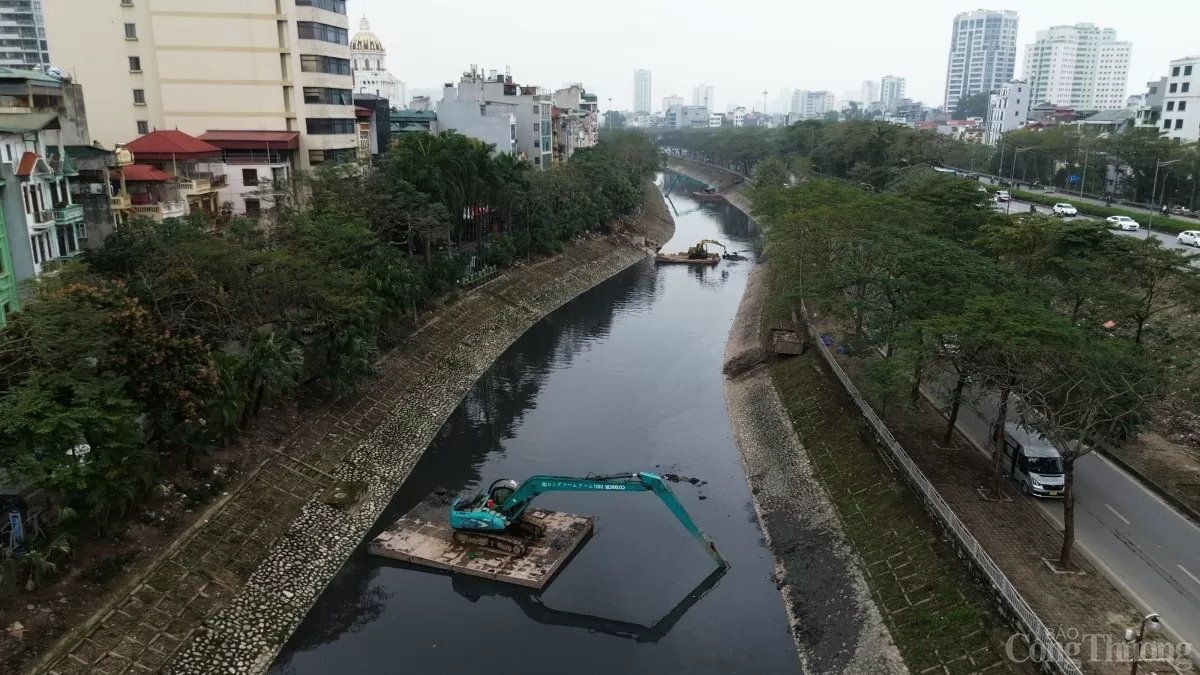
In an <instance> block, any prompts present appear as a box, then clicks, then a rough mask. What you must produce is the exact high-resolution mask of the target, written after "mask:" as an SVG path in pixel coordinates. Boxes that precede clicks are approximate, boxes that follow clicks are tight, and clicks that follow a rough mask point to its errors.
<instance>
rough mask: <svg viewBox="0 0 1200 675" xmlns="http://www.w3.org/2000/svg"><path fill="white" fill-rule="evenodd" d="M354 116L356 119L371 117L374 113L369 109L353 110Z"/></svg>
mask: <svg viewBox="0 0 1200 675" xmlns="http://www.w3.org/2000/svg"><path fill="white" fill-rule="evenodd" d="M354 114H355V115H357V116H358V117H371V116H373V115H374V114H375V111H374V110H371V109H370V108H355V109H354Z"/></svg>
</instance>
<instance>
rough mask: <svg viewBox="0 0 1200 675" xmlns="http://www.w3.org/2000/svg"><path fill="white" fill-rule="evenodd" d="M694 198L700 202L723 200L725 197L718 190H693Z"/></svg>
mask: <svg viewBox="0 0 1200 675" xmlns="http://www.w3.org/2000/svg"><path fill="white" fill-rule="evenodd" d="M692 199H695V200H696V201H698V202H722V201H725V198H724V197H722V196H721V195H720V194H719V193H716V192H693V193H692Z"/></svg>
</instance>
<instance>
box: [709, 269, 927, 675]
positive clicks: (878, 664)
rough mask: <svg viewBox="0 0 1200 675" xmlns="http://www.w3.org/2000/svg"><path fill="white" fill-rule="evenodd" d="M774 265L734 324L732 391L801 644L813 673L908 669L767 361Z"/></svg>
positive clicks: (729, 370)
mask: <svg viewBox="0 0 1200 675" xmlns="http://www.w3.org/2000/svg"><path fill="white" fill-rule="evenodd" d="M768 264H769V263H760V264H759V266H758V267H757V268H756V269H755V271H754V273H753V274H752V275H751V277H750V283H749V284H748V285H747V287H746V292H745V295H744V296H743V298H742V303H741V305H740V306H739V307H738V313H737V316H736V318H735V319H734V322H733V327H732V329H731V330H730V333H729V342H728V343H727V345H726V349H725V360H724V363H725V371H726V379H725V400H726V404H727V406H728V409H729V417H730V421H731V423H732V425H733V430H734V439H735V440H736V441H737V445H738V449H739V450H740V452H741V455H742V462H743V465H744V466H745V469H746V478H747V481H748V482H749V484H750V490H751V492H752V493H753V495H754V505H755V510H756V511H757V513H758V519H759V522H760V523H761V525H762V528H763V533H764V537H765V538H766V540H767V543H768V546H769V547H770V549H771V551H772V552H773V554H774V558H775V580H776V584H777V585H778V586H779V591H780V593H782V594H783V596H784V601H785V603H784V604H785V605H786V607H787V611H788V618H789V623H790V624H791V632H792V637H793V639H794V640H795V643H796V649H797V650H798V651H799V653H800V655H801V659H802V660H803V662H804V664H805V667H806V670H807V671H809V672H817V673H881V674H887V673H904V672H907V670H906V668H905V666H904V662H903V660H901V658H900V652H899V651H898V650H897V649H896V646H895V644H893V642H892V637H891V634H890V633H889V631H888V629H887V627H886V625H885V624H884V621H883V617H882V615H881V613H880V611H879V607H878V606H877V605H876V604H875V601H874V600H873V599H872V597H871V589H870V587H869V586H868V585H867V582H866V580H865V579H864V577H863V573H862V571H861V570H859V568H858V566H857V565H856V563H855V561H854V556H853V553H852V550H851V548H850V546H849V545H848V542H847V540H846V536H845V533H844V532H843V531H842V527H841V524H840V523H839V521H838V517H837V513H836V511H835V509H834V506H833V503H832V501H831V500H830V497H829V493H828V492H827V491H826V490H825V489H824V488H823V487H822V485H821V483H820V481H819V480H818V479H817V477H816V476H815V475H814V473H813V466H812V462H811V459H810V458H809V456H808V454H807V451H806V449H805V446H804V445H803V444H802V443H801V442H800V439H799V438H798V437H797V436H796V433H795V431H794V430H793V429H792V424H791V421H790V420H789V419H788V414H787V411H786V409H785V408H784V406H783V404H782V403H781V402H780V400H779V395H778V392H777V391H776V389H775V387H774V385H773V383H772V380H771V371H770V367H769V366H766V367H763V366H764V364H767V363H768V362H769V361H770V357H769V353H768V351H767V341H766V339H765V331H763V330H761V327H762V325H763V305H764V303H765V301H766V297H767V295H768V281H767V277H768V276H769V270H768V268H767V265H768Z"/></svg>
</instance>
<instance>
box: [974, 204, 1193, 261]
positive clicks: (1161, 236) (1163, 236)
mask: <svg viewBox="0 0 1200 675" xmlns="http://www.w3.org/2000/svg"><path fill="white" fill-rule="evenodd" d="M1063 201H1064V202H1066V203H1070V201H1071V200H1070V198H1066V197H1064V199H1063ZM1010 205H1011V206H1010ZM1029 206H1030V204H1029V202H1022V201H1017V200H1015V199H1014V200H1013V201H1011V202H1004V203H1000V202H996V204H995V208H996V210H997V211H1005V212H1008V213H1018V214H1019V213H1028V212H1029ZM1033 206H1034V208H1036V209H1037V212H1038V213H1041V214H1043V215H1047V216H1050V215H1054V210H1053V209H1052V208H1051V207H1049V206H1042V205H1040V204H1034V205H1033ZM1076 217H1077V218H1079V219H1082V220H1094V219H1093V218H1091V217H1090V216H1085V215H1079V216H1076ZM1155 220H1156V221H1157V220H1158V219H1157V218H1156V219H1155ZM1148 222H1149V220H1148V219H1146V220H1139V221H1138V223H1140V224H1141V226H1142V229H1140V230H1138V231H1137V232H1126V231H1124V230H1113V232H1115V233H1117V234H1121V235H1123V236H1126V237H1142V238H1145V237H1146V236H1147V234H1149V236H1151V237H1154V238H1155V239H1158V240H1159V241H1161V242H1162V245H1163V246H1165V247H1167V248H1177V249H1179V250H1181V251H1184V252H1186V253H1190V254H1193V255H1197V254H1200V248H1197V247H1195V246H1183V245H1181V244H1180V243H1179V239H1178V237H1177V236H1176V235H1174V234H1171V233H1169V232H1158V231H1155V230H1153V229H1151V230H1147V229H1146V225H1147V223H1148ZM1197 229H1200V226H1198V227H1197Z"/></svg>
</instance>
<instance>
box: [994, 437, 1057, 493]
mask: <svg viewBox="0 0 1200 675" xmlns="http://www.w3.org/2000/svg"><path fill="white" fill-rule="evenodd" d="M991 438H992V440H991V445H992V451H993V452H995V451H996V448H995V444H996V434H995V430H994V429H993V432H992V437H991ZM992 457H993V459H994V458H995V455H992ZM1002 467H1003V468H1004V470H1005V471H1006V472H1007V473H1008V477H1009V478H1012V479H1013V480H1014V481H1016V482H1017V485H1019V486H1020V487H1021V492H1022V493H1024V494H1026V495H1032V496H1035V497H1062V496H1063V489H1064V485H1063V461H1062V455H1061V454H1059V452H1058V448H1055V447H1054V444H1052V443H1051V442H1050V441H1049V440H1048V439H1047V438H1046V437H1045V436H1043V435H1041V434H1039V433H1038V432H1036V431H1033V430H1032V429H1028V428H1026V427H1023V426H1020V425H1018V424H1013V423H1011V422H1009V423H1006V424H1005V425H1004V459H1003V462H1002Z"/></svg>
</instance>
